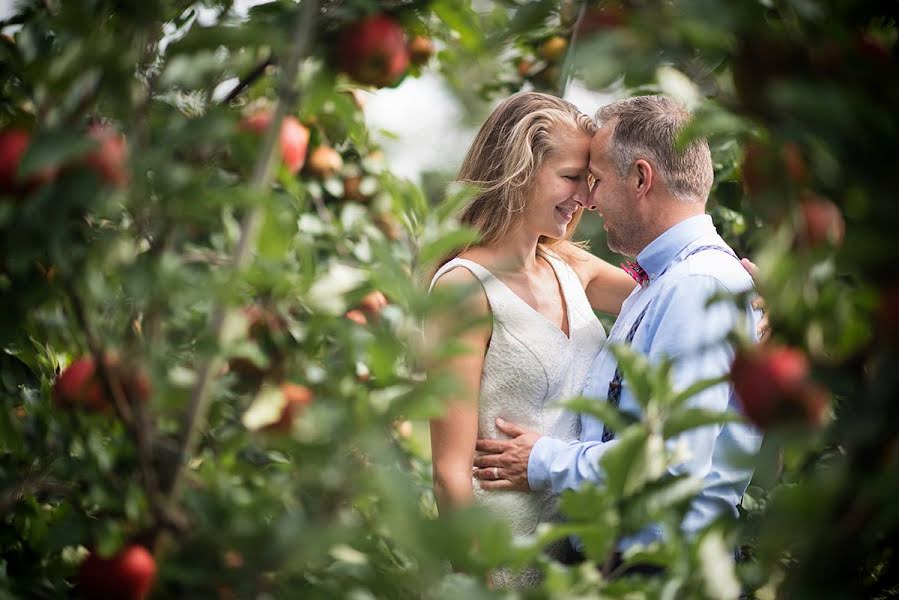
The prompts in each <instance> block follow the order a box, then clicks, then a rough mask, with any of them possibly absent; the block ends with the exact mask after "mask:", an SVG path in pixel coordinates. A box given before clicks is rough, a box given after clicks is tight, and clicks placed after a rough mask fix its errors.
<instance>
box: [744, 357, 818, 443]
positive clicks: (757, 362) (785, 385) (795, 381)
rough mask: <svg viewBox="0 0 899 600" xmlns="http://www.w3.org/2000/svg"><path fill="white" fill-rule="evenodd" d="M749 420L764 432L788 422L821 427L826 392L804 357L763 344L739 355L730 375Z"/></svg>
mask: <svg viewBox="0 0 899 600" xmlns="http://www.w3.org/2000/svg"><path fill="white" fill-rule="evenodd" d="M730 377H731V381H733V384H734V390H735V391H736V392H737V395H738V396H739V398H740V403H741V405H742V407H743V412H744V414H745V415H746V417H747V418H748V419H749V420H750V421H752V422H753V423H755V424H756V425H757V426H758V427H760V428H761V429H768V428H770V427H772V426H774V425H777V424H780V423H788V422H801V423H805V424H807V425H810V426H819V425H821V423H822V422H823V420H824V416H825V413H826V411H827V407H828V405H829V398H828V394H827V391H826V390H825V389H824V388H823V387H821V386H820V385H818V384H817V383H815V382H814V381H812V379H811V377H810V374H809V364H808V360H807V359H806V357H805V355H804V354H803V353H802V352H800V351H799V350H797V349H795V348H789V347H784V346H769V345H762V346H757V347H754V348H749V349H744V350H741V351H739V352H738V353H737V355H736V357H735V358H734V362H733V365H732V366H731V372H730Z"/></svg>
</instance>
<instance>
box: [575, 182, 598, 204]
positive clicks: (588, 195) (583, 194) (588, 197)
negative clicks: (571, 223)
mask: <svg viewBox="0 0 899 600" xmlns="http://www.w3.org/2000/svg"><path fill="white" fill-rule="evenodd" d="M575 201H576V202H577V203H578V204H579V205H580V206H581V208H584V209H586V210H596V208H597V207H596V201H595V200H593V190H591V189H590V186H588V185H587V182H586V181H585V182H584V183H583V185H582V186H581V189H580V190H579V191H578V194H577V195H576V196H575Z"/></svg>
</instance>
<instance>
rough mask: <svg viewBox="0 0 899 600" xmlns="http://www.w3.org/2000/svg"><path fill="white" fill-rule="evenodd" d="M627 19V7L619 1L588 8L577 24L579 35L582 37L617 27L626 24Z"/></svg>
mask: <svg viewBox="0 0 899 600" xmlns="http://www.w3.org/2000/svg"><path fill="white" fill-rule="evenodd" d="M626 19H627V9H626V8H625V7H624V5H623V4H621V3H618V2H607V3H605V4H603V5H602V6H596V7H592V8H588V9H587V10H586V12H585V13H584V17H583V18H582V19H581V21H580V23H578V24H577V35H578V37H581V36H586V35H590V34H591V33H594V32H597V31H600V30H603V29H615V28H617V27H621V26H622V25H624V23H625V21H626Z"/></svg>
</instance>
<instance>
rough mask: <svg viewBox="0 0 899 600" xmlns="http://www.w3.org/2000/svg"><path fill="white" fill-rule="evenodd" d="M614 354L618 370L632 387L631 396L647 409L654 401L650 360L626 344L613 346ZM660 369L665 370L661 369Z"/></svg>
mask: <svg viewBox="0 0 899 600" xmlns="http://www.w3.org/2000/svg"><path fill="white" fill-rule="evenodd" d="M612 354H614V355H615V358H616V359H617V360H618V368H619V369H621V375H622V378H623V380H624V381H625V382H627V384H628V386H629V387H630V391H631V395H632V396H633V398H634V400H635V401H636V402H637V404H639V405H640V407H641V408H643V409H645V408H646V406H647V405H648V404H649V402H650V400H652V396H653V394H652V392H653V386H652V379H651V373H650V370H651V369H652V366H651V365H650V364H649V360H648V359H647V358H646V357H645V356H643V355H642V354H640V353H638V352H637V351H635V350H633V349H632V348H631V347H630V346H626V345H624V344H614V345H612ZM659 368H664V366H663V367H659Z"/></svg>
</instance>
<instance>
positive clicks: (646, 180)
mask: <svg viewBox="0 0 899 600" xmlns="http://www.w3.org/2000/svg"><path fill="white" fill-rule="evenodd" d="M634 174H635V175H636V179H637V181H636V188H635V189H636V192H637V194H638V195H641V196H645V195H646V194H648V193H649V190H650V189H652V176H653V172H652V165H651V164H649V162H648V161H646V160H644V159H642V158H641V159H639V160H637V162H635V163H634Z"/></svg>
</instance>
